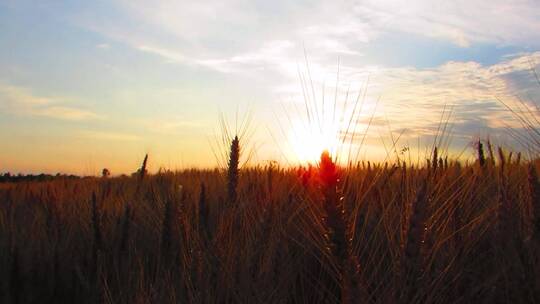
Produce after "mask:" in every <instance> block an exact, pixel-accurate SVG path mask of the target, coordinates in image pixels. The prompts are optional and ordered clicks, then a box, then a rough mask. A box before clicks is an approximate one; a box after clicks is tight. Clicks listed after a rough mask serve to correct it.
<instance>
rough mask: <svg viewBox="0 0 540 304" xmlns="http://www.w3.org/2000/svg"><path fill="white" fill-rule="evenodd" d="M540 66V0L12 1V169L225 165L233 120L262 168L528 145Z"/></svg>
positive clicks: (1, 129)
mask: <svg viewBox="0 0 540 304" xmlns="http://www.w3.org/2000/svg"><path fill="white" fill-rule="evenodd" d="M533 70H537V71H539V72H540V3H539V2H538V1H536V0H526V1H523V0H517V1H502V0H491V1H484V0H468V1H460V0H458V1H428V0H425V1H424V0H417V1H414V0H409V1H399V0H378V1H372V0H367V1H320V0H317V1H281V0H276V1H262V0H255V1H237V0H229V1H196V2H195V1H165V0H163V1H139V0H131V1H127V0H126V1H123V0H122V1H120V0H118V1H101V0H95V1H26V0H0V172H6V171H10V172H13V173H17V172H24V173H38V172H47V173H56V172H61V173H75V174H99V172H100V171H101V169H102V168H104V167H107V168H109V169H110V170H111V171H112V173H113V174H120V173H130V172H133V171H135V170H136V168H137V167H138V166H139V163H140V162H141V160H142V158H143V157H144V154H146V153H149V154H150V158H149V159H150V161H149V165H150V169H151V170H153V171H156V170H158V169H159V168H168V169H173V170H174V169H180V168H186V167H214V166H216V165H219V164H220V163H222V161H220V160H221V158H220V155H221V154H220V152H221V151H223V149H226V147H223V144H222V143H221V142H220V136H221V134H222V133H223V132H222V129H221V127H220V117H223V120H224V121H225V122H226V123H227V124H228V125H229V127H230V129H231V130H232V131H234V130H235V129H243V127H242V121H249V125H248V127H247V129H248V132H247V135H246V136H245V139H244V142H245V155H250V156H251V158H250V161H251V162H254V163H265V162H267V161H272V160H276V161H279V162H281V163H284V164H293V163H295V162H298V161H305V160H313V159H314V158H316V156H317V153H319V151H320V149H323V148H325V144H328V145H331V146H332V149H336V151H335V153H340V154H341V155H343V158H344V159H345V158H348V159H351V158H354V159H357V160H358V159H365V158H376V159H377V158H378V159H383V160H384V159H386V158H388V157H390V158H391V157H393V156H392V152H391V150H392V148H393V147H395V150H403V149H405V150H407V149H409V150H412V149H413V148H416V150H418V151H422V149H423V148H422V147H424V146H427V145H428V143H429V142H433V140H434V136H435V135H436V134H438V130H439V133H440V128H439V126H440V125H441V123H440V122H441V120H442V121H448V122H449V125H450V126H451V128H450V127H449V128H448V130H451V132H449V133H450V134H451V136H449V137H451V138H449V139H446V140H448V141H450V140H451V142H449V151H457V152H459V151H463V150H464V149H465V150H466V151H467V152H466V153H469V154H470V153H472V151H469V150H471V149H472V143H473V142H474V141H475V140H477V139H478V138H486V137H487V136H489V137H490V138H491V140H492V141H493V142H495V143H497V144H500V145H503V146H505V147H507V148H508V149H519V148H520V147H519V146H516V143H514V142H513V140H512V138H511V137H510V136H509V135H508V128H509V127H510V128H519V124H517V122H516V120H515V119H514V118H513V116H512V115H511V113H509V111H508V110H507V109H506V108H505V107H504V105H503V104H502V103H501V101H504V102H505V103H508V104H513V103H516V102H517V101H518V100H524V101H525V102H526V103H527V104H531V105H532V104H534V103H535V102H540V83H538V81H537V79H536V78H535V75H534V73H533ZM356 100H358V101H359V102H358V103H357V102H356ZM355 104H356V105H357V107H356V108H355V107H354V105H355ZM306 108H307V110H306ZM344 133H346V135H343V134H344ZM336 134H341V135H339V136H338V137H339V138H338V139H337V141H339V142H341V143H342V144H341V145H338V146H339V147H337V148H336V145H335V143H332V144H330V143H329V142H333V141H335V140H336V139H335V135H336ZM446 140H445V141H444V142H442V143H441V144H443V145H444V144H446ZM393 142H396V144H395V145H394V144H393ZM419 147H420V148H419ZM467 149H468V150H467ZM338 150H339V151H338ZM348 151H353V153H349V152H348ZM388 151H390V152H388ZM457 152H456V153H457ZM351 155H353V156H351Z"/></svg>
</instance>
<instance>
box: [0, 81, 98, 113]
mask: <svg viewBox="0 0 540 304" xmlns="http://www.w3.org/2000/svg"><path fill="white" fill-rule="evenodd" d="M66 104H69V103H68V102H66V100H65V99H64V98H58V97H44V96H38V95H35V94H34V93H32V92H31V91H30V90H29V89H27V88H24V87H19V86H13V85H6V84H0V110H2V111H3V112H8V113H15V114H20V115H31V116H44V117H49V118H53V119H61V120H71V121H80V120H92V119H101V118H103V117H102V116H100V115H98V114H96V113H94V112H92V111H89V110H86V109H81V108H77V107H74V106H70V105H66Z"/></svg>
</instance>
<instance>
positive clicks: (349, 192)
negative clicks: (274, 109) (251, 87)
mask: <svg viewBox="0 0 540 304" xmlns="http://www.w3.org/2000/svg"><path fill="white" fill-rule="evenodd" d="M238 145H239V143H238V141H236V148H235V143H234V141H233V143H232V145H231V148H232V150H231V152H230V153H229V157H230V159H229V162H228V168H225V169H223V170H222V169H215V170H183V171H178V172H170V171H161V172H159V173H157V174H153V175H150V174H148V173H147V172H146V168H145V167H146V161H147V159H146V158H145V161H144V162H143V165H142V167H141V168H140V169H139V170H138V174H137V175H134V176H132V177H114V178H110V177H109V178H86V179H66V178H56V179H54V180H51V181H45V182H17V183H9V182H8V183H3V184H2V185H1V188H0V203H1V208H0V248H1V250H0V267H1V269H3V270H4V271H2V273H1V275H2V278H1V280H0V282H1V285H0V286H1V289H0V290H1V292H2V297H1V299H2V302H3V303H45V302H48V303H96V302H99V303H534V302H538V301H539V300H540V289H539V283H540V282H538V280H537V278H538V277H539V275H540V269H539V263H538V262H539V261H538V256H539V254H540V251H539V250H540V249H539V245H540V183H539V181H538V176H537V170H538V168H537V167H538V165H537V163H536V162H535V161H525V160H521V155H520V154H519V155H518V154H514V155H512V154H510V153H506V152H505V151H503V150H502V149H499V150H498V151H497V152H498V153H494V152H493V151H492V149H491V146H490V148H489V153H487V152H484V148H483V147H482V145H481V144H480V145H479V146H478V149H477V151H476V161H475V162H474V163H469V164H463V163H460V162H457V161H452V160H449V159H447V158H445V159H443V158H441V157H438V156H437V151H436V149H434V153H433V154H432V155H431V157H430V159H426V161H425V163H424V164H423V165H418V164H411V163H407V162H403V161H401V162H399V163H370V162H358V163H355V164H352V163H351V164H349V166H346V167H342V166H339V165H336V164H335V163H334V162H333V159H332V158H331V157H330V155H328V154H326V153H323V155H322V156H321V160H320V161H319V162H318V164H317V165H316V166H307V167H295V168H283V167H279V166H277V165H274V164H272V165H267V166H255V167H239V163H238V159H237V157H238V154H235V152H234V149H238V148H239V147H238ZM237 152H238V151H237ZM235 158H236V159H235Z"/></svg>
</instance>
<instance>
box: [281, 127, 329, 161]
mask: <svg viewBox="0 0 540 304" xmlns="http://www.w3.org/2000/svg"><path fill="white" fill-rule="evenodd" d="M288 137H289V138H288V140H289V142H290V143H291V147H292V152H293V154H294V156H295V158H296V159H297V161H299V162H302V163H305V162H309V163H315V162H317V161H318V160H319V158H320V157H321V153H322V152H323V151H328V152H330V154H331V155H334V154H335V152H336V150H337V148H338V146H339V127H338V126H337V125H335V124H332V123H327V124H325V125H321V126H319V125H318V124H312V123H311V124H310V123H307V122H305V121H301V120H297V121H295V122H293V124H292V127H291V128H290V130H289V135H288Z"/></svg>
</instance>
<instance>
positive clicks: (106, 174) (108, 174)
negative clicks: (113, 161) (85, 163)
mask: <svg viewBox="0 0 540 304" xmlns="http://www.w3.org/2000/svg"><path fill="white" fill-rule="evenodd" d="M109 176H111V171H109V169H107V168H103V171H101V177H103V178H107V177H109Z"/></svg>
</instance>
